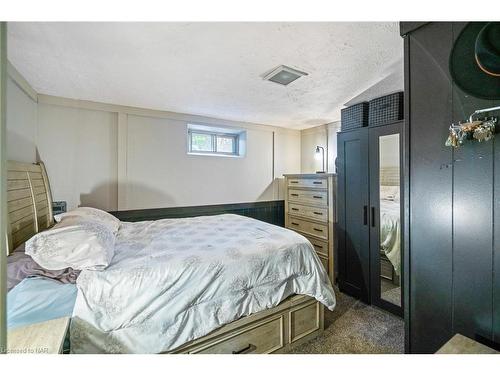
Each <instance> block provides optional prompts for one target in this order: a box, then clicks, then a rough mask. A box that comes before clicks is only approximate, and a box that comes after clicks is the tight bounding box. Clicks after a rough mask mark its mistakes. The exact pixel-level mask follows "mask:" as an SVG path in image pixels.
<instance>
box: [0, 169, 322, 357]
mask: <svg viewBox="0 0 500 375" xmlns="http://www.w3.org/2000/svg"><path fill="white" fill-rule="evenodd" d="M7 211H8V228H7V233H6V239H7V243H8V246H7V249H8V254H11V253H12V251H14V250H15V249H16V248H17V247H18V246H19V245H21V244H23V243H24V242H25V241H27V240H28V239H30V238H31V237H32V236H34V235H35V234H37V233H38V232H40V231H43V230H45V229H48V228H50V227H51V226H52V225H53V224H54V217H53V213H52V195H51V191H50V185H49V180H48V177H47V172H46V170H45V167H44V165H43V163H41V162H40V163H37V164H29V163H21V162H14V161H8V162H7ZM323 329H324V307H323V305H322V304H320V303H319V302H317V301H316V300H315V299H313V298H311V297H308V296H304V295H296V296H292V297H289V298H287V299H286V300H284V301H283V302H281V303H280V304H279V305H278V306H276V307H274V308H272V309H268V310H265V311H261V312H259V313H255V314H251V315H249V316H246V317H243V318H241V319H238V320H236V321H234V322H232V323H230V324H227V325H225V326H223V327H221V328H219V329H217V330H215V331H214V332H212V333H210V334H209V335H206V336H204V337H201V338H199V339H197V340H193V341H191V342H188V343H186V344H184V345H182V346H181V347H179V348H177V349H175V350H173V351H170V352H169V353H224V354H243V353H252V354H257V353H285V352H287V351H289V350H290V349H292V348H294V347H296V346H298V345H300V344H302V343H304V342H306V341H309V340H311V339H313V338H315V337H317V336H318V335H319V334H320V333H321V332H322V331H323Z"/></svg>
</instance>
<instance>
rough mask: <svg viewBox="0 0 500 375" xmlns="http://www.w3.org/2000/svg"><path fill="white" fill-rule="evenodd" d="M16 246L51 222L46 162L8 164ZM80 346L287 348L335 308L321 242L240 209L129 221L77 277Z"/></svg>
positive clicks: (74, 334)
mask: <svg viewBox="0 0 500 375" xmlns="http://www.w3.org/2000/svg"><path fill="white" fill-rule="evenodd" d="M7 190H8V211H9V222H10V223H11V225H10V227H9V231H8V240H9V251H12V250H13V249H14V248H16V247H17V246H18V245H20V244H22V243H23V242H24V241H26V240H28V239H30V238H31V237H32V236H34V235H35V234H37V233H39V232H42V231H44V230H46V229H48V228H50V227H51V226H52V225H53V223H54V221H53V217H52V211H51V203H50V202H52V199H51V196H50V186H49V183H48V179H47V175H46V172H45V168H44V167H43V164H41V163H40V164H25V163H16V162H9V163H8V189H7ZM76 287H77V296H76V302H75V305H74V309H73V312H72V321H71V329H70V339H71V344H72V345H71V347H72V352H75V353H89V352H91V353H109V352H117V353H164V352H166V353H273V352H286V351H288V350H289V349H290V348H292V347H294V346H296V345H299V344H301V343H302V342H305V341H308V340H310V339H312V338H314V337H316V336H317V335H318V334H320V333H321V331H322V330H323V308H324V307H323V306H326V307H327V308H329V309H333V308H334V307H335V296H334V292H333V289H332V287H331V285H330V283H329V281H328V275H327V274H326V272H325V270H324V268H323V267H322V265H321V262H320V260H319V259H318V257H317V256H316V254H315V252H314V249H313V247H312V245H311V244H310V243H309V242H308V241H307V240H306V239H305V238H304V237H302V236H301V235H299V234H297V233H295V232H292V231H289V230H287V229H284V228H280V227H276V226H273V225H270V224H267V223H264V222H260V221H258V220H254V219H250V218H245V217H241V216H237V215H217V216H210V217H197V218H191V219H165V220H158V221H154V222H138V223H121V225H120V229H119V231H118V232H117V235H116V246H115V255H114V257H113V259H112V261H111V263H110V264H109V266H108V267H107V268H106V269H105V270H103V271H96V270H83V271H82V272H81V273H80V275H79V277H78V279H77V280H76Z"/></svg>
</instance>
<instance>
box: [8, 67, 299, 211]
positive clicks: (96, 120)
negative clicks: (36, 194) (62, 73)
mask: <svg viewBox="0 0 500 375" xmlns="http://www.w3.org/2000/svg"><path fill="white" fill-rule="evenodd" d="M7 103H8V121H7V122H8V139H9V142H8V147H7V148H8V156H9V159H12V160H19V161H27V162H34V161H37V160H41V161H43V162H44V163H45V165H46V168H47V173H48V175H49V180H50V184H51V187H52V195H53V199H54V200H56V201H57V200H63V201H66V202H67V203H68V209H71V208H74V207H77V206H79V205H85V206H93V207H98V208H102V209H105V210H117V209H120V210H125V209H135V208H152V207H172V206H191V205H205V204H220V203H238V202H253V201H260V200H273V199H283V193H284V187H283V179H282V175H283V174H284V173H299V172H300V169H301V165H300V160H301V134H300V131H297V130H290V129H284V128H278V127H273V126H266V125H261V124H249V123H242V122H234V121H228V120H221V119H213V118H206V117H201V116H194V115H187V114H179V113H172V112H164V111H155V110H148V109H141V108H131V107H126V106H118V105H108V104H104V103H95V102H87V101H79V100H73V99H66V98H58V97H52V96H47V95H39V94H36V93H35V92H34V91H33V89H32V88H31V87H29V85H28V83H27V82H26V81H25V80H24V78H22V77H21V76H20V75H19V73H17V72H16V71H15V69H13V68H12V77H11V78H10V82H9V86H8V100H7ZM188 123H195V124H207V125H216V126H234V127H236V128H244V129H246V130H247V152H246V155H245V157H242V158H227V157H215V156H195V155H187V145H186V142H187V140H186V127H187V124H188Z"/></svg>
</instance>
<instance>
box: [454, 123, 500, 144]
mask: <svg viewBox="0 0 500 375" xmlns="http://www.w3.org/2000/svg"><path fill="white" fill-rule="evenodd" d="M496 124H497V119H496V118H490V119H487V120H483V121H472V122H466V123H464V124H458V125H451V126H450V134H449V136H448V139H447V140H446V143H445V146H450V147H459V146H461V145H463V144H464V142H465V141H467V140H476V141H478V142H483V141H489V140H490V139H492V138H493V137H494V136H495V127H496Z"/></svg>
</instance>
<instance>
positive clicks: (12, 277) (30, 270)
mask: <svg viewBox="0 0 500 375" xmlns="http://www.w3.org/2000/svg"><path fill="white" fill-rule="evenodd" d="M79 274H80V271H76V270H73V269H72V268H66V269H63V270H57V271H50V270H47V269H45V268H43V267H42V266H40V265H39V264H37V263H36V262H35V261H34V260H33V259H32V258H31V257H30V256H29V255H27V254H25V253H24V244H23V245H21V246H19V247H18V248H17V249H16V250H15V251H14V252H13V253H12V254H11V255H9V256H8V258H7V290H11V289H12V288H14V287H15V286H16V285H17V284H19V283H20V282H21V281H23V280H24V279H25V278H27V277H30V276H43V277H47V278H49V279H53V280H57V281H59V282H61V283H63V284H74V283H76V279H77V277H78V275H79Z"/></svg>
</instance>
